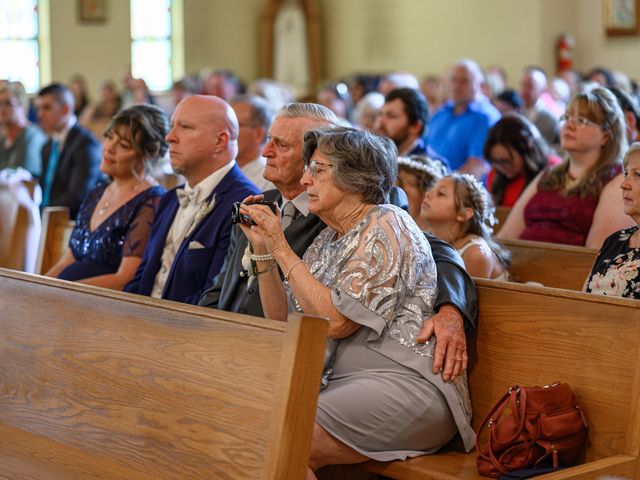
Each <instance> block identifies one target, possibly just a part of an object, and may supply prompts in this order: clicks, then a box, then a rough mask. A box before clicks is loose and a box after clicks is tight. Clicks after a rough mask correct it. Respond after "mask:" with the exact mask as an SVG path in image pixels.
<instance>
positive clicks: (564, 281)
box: [502, 240, 598, 291]
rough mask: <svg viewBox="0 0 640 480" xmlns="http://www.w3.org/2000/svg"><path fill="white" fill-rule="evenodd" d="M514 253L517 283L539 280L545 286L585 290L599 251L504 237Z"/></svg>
mask: <svg viewBox="0 0 640 480" xmlns="http://www.w3.org/2000/svg"><path fill="white" fill-rule="evenodd" d="M502 243H503V245H504V246H505V247H506V248H507V249H508V250H509V251H510V252H511V254H512V259H511V267H510V268H509V273H510V275H511V276H512V280H513V281H516V282H521V283H525V282H537V283H540V284H542V285H544V286H545V287H553V288H565V289H567V290H576V291H581V290H582V286H583V285H584V282H585V280H586V279H587V277H588V276H589V273H590V272H591V267H592V265H593V262H594V260H595V259H596V255H597V253H598V251H597V250H595V249H592V248H586V247H576V246H573V245H560V244H557V243H544V242H532V241H528V240H504V241H502Z"/></svg>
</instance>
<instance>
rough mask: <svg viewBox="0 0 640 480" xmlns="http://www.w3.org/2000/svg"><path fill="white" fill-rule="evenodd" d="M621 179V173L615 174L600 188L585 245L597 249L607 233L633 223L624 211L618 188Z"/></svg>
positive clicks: (609, 233)
mask: <svg viewBox="0 0 640 480" xmlns="http://www.w3.org/2000/svg"><path fill="white" fill-rule="evenodd" d="M623 180H624V177H623V175H622V174H619V175H616V177H615V178H614V179H612V180H611V181H610V182H609V183H607V184H606V185H605V186H604V188H603V189H602V193H600V199H599V200H598V205H597V207H596V210H595V212H594V213H593V221H592V222H591V228H590V229H589V234H588V235H587V240H586V242H585V247H588V248H597V249H599V248H600V247H602V244H603V243H604V241H605V240H606V239H607V237H608V236H609V235H611V234H612V233H614V232H617V231H618V230H622V229H623V228H628V227H631V226H633V225H634V222H633V220H632V219H631V217H629V216H628V215H626V214H625V213H624V204H623V202H622V192H621V190H620V184H621V183H622V181H623Z"/></svg>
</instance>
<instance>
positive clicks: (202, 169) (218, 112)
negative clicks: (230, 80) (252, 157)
mask: <svg viewBox="0 0 640 480" xmlns="http://www.w3.org/2000/svg"><path fill="white" fill-rule="evenodd" d="M238 130H239V128H238V119H237V118H236V114H235V112H234V111H233V109H232V108H231V106H230V105H229V104H228V103H227V102H225V101H224V100H222V99H221V98H218V97H214V96H208V95H194V96H191V97H188V98H185V99H184V100H182V101H181V102H180V103H179V104H178V106H177V107H176V110H175V112H174V113H173V116H172V118H171V130H170V131H169V134H168V135H167V141H168V142H169V144H170V149H169V152H170V155H171V166H172V167H173V169H174V171H175V172H176V173H179V174H181V175H184V177H185V178H186V179H187V181H188V182H189V184H190V185H191V186H192V187H194V186H196V185H197V184H198V183H199V182H200V181H202V180H203V179H205V178H206V177H208V176H209V175H211V174H212V173H213V172H215V171H216V170H218V169H220V168H222V167H223V166H224V165H226V164H227V163H229V162H230V161H231V160H233V159H234V158H235V157H236V155H237V154H238Z"/></svg>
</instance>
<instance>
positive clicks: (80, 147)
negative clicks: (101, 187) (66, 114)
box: [40, 123, 102, 218]
mask: <svg viewBox="0 0 640 480" xmlns="http://www.w3.org/2000/svg"><path fill="white" fill-rule="evenodd" d="M50 153H51V139H49V141H47V143H45V145H44V147H42V152H41V154H42V175H41V176H40V187H41V188H42V189H43V191H44V177H45V176H46V171H47V167H48V165H49V154H50ZM101 158H102V145H101V144H100V142H99V141H98V139H97V138H96V137H95V136H94V135H93V133H91V132H90V131H89V130H87V129H85V128H84V127H81V126H80V125H78V124H77V123H76V124H75V125H74V126H73V127H72V128H71V130H69V134H68V135H67V139H66V140H65V142H64V146H63V148H62V151H61V152H60V157H59V159H58V168H57V169H56V172H55V174H54V177H53V184H52V188H51V195H50V197H49V205H50V206H55V207H58V206H62V207H68V208H69V213H70V215H71V218H75V217H76V214H77V213H78V209H79V208H80V204H81V203H82V201H83V200H84V198H85V197H86V196H87V194H88V193H89V192H90V191H91V190H92V189H93V188H94V187H95V186H96V183H97V182H98V180H99V179H100V178H101V176H102V174H101V173H100V161H101Z"/></svg>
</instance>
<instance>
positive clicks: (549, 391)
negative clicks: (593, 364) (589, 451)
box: [476, 383, 588, 478]
mask: <svg viewBox="0 0 640 480" xmlns="http://www.w3.org/2000/svg"><path fill="white" fill-rule="evenodd" d="M587 428H588V427H587V421H586V420H585V418H584V414H583V412H582V409H581V408H580V405H578V401H577V400H576V397H575V395H574V394H573V391H572V390H571V387H570V386H569V385H568V384H566V383H555V384H553V385H545V386H544V387H520V386H518V385H514V386H512V387H511V388H509V391H508V392H507V393H505V394H504V396H503V397H502V398H501V399H500V401H498V403H497V404H496V405H495V406H494V407H493V408H492V409H491V411H490V412H489V414H488V415H487V416H486V418H485V419H484V421H483V422H482V423H481V424H480V426H479V427H478V431H477V432H476V433H477V437H476V449H477V451H478V458H477V463H478V473H480V475H483V476H486V477H496V478H497V477H500V476H502V475H505V474H507V473H509V472H511V471H514V470H521V469H524V468H536V467H539V466H543V465H545V466H546V465H549V464H551V465H553V467H554V468H558V466H559V465H563V466H566V465H572V464H574V463H575V462H576V461H577V459H578V456H579V455H580V452H581V451H582V447H583V446H584V443H585V441H586V439H587ZM483 433H485V434H487V435H483ZM482 437H486V438H487V439H486V440H485V441H484V443H483V441H482Z"/></svg>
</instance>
